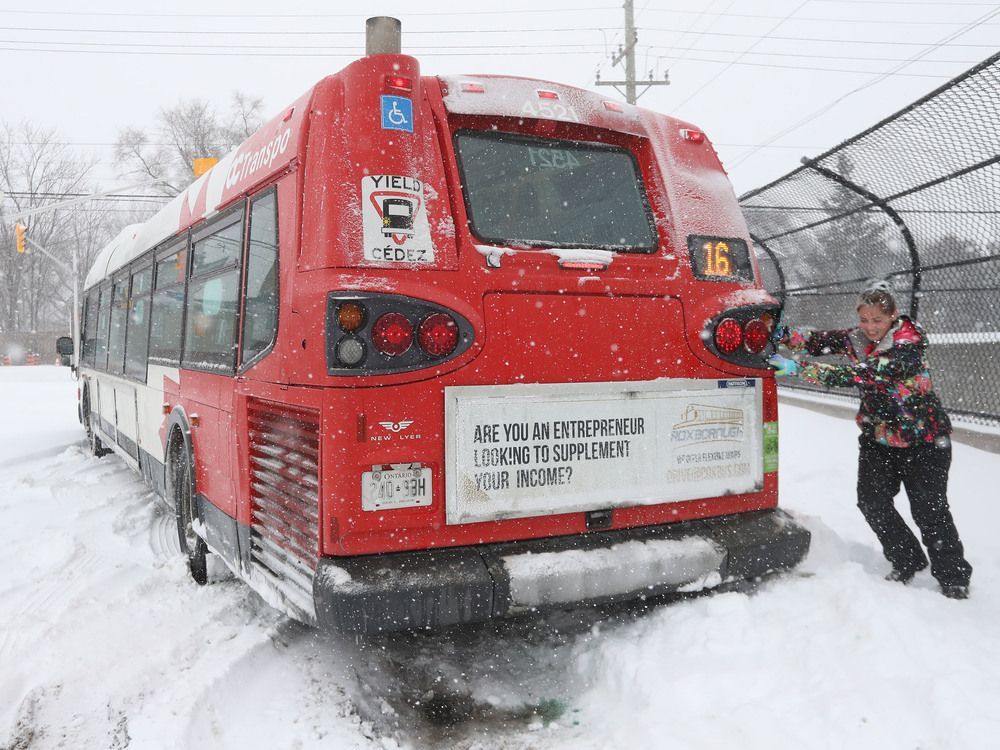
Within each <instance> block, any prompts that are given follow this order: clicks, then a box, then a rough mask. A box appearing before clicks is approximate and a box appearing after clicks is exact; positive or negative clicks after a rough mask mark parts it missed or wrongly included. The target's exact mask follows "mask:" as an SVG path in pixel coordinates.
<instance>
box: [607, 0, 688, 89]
mask: <svg viewBox="0 0 1000 750" xmlns="http://www.w3.org/2000/svg"><path fill="white" fill-rule="evenodd" d="M638 42H639V33H638V32H637V31H636V30H635V12H634V8H633V0H625V45H624V46H622V45H618V52H617V53H616V54H614V55H612V56H611V64H612V65H618V64H619V63H621V61H622V60H624V61H625V80H624V81H602V80H601V74H600V73H598V74H597V79H596V81H595V85H597V86H614V87H615V90H616V91H617V92H618V93H619V94H621V93H622V90H621V89H620V88H618V87H619V86H624V87H625V92H624V94H623V95H624V97H625V101H627V102H628V103H629V104H635V102H636V100H637V99H638V98H639V97H640V96H642V95H643V94H645V93H646V92H647V91H648V90H649V87H650V86H669V85H670V75H669V74H668V73H664V75H663V80H662V81H654V80H653V71H649V79H648V80H642V81H636V79H635V45H636V44H637V43H638ZM637 83H640V84H642V85H643V86H645V88H644V89H643V90H642V91H640V92H639V93H638V94H636V91H635V89H636V84H637Z"/></svg>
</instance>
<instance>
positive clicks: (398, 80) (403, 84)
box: [385, 76, 413, 91]
mask: <svg viewBox="0 0 1000 750" xmlns="http://www.w3.org/2000/svg"><path fill="white" fill-rule="evenodd" d="M385 87H386V88H387V89H398V90H399V91H412V90H413V81H411V80H410V79H409V78H407V77H406V76H386V77H385Z"/></svg>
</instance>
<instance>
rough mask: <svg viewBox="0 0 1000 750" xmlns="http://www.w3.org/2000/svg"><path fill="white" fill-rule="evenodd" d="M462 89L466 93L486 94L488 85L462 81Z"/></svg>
mask: <svg viewBox="0 0 1000 750" xmlns="http://www.w3.org/2000/svg"><path fill="white" fill-rule="evenodd" d="M462 91H463V92H464V93H466V94H485V93H486V87H485V86H484V85H483V84H481V83H474V82H472V81H462Z"/></svg>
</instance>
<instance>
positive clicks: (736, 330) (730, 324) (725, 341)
mask: <svg viewBox="0 0 1000 750" xmlns="http://www.w3.org/2000/svg"><path fill="white" fill-rule="evenodd" d="M715 345H716V346H717V347H719V351H721V352H723V353H724V354H732V353H733V352H735V351H736V350H737V349H739V348H740V346H742V345H743V327H742V326H741V325H740V324H739V322H738V321H737V320H736V319H735V318H723V319H722V320H721V321H719V324H718V325H717V326H716V327H715Z"/></svg>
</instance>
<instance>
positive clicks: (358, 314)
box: [337, 302, 365, 333]
mask: <svg viewBox="0 0 1000 750" xmlns="http://www.w3.org/2000/svg"><path fill="white" fill-rule="evenodd" d="M337 324H338V325H339V326H340V327H341V328H342V329H344V330H345V331H347V332H348V333H354V332H355V331H357V330H358V329H359V328H361V326H363V325H364V324H365V308H364V307H363V306H361V305H359V304H358V303H357V302H344V303H343V304H341V305H339V306H338V307H337Z"/></svg>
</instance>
